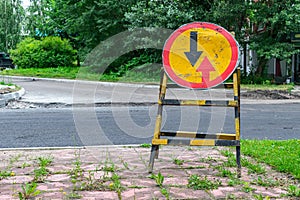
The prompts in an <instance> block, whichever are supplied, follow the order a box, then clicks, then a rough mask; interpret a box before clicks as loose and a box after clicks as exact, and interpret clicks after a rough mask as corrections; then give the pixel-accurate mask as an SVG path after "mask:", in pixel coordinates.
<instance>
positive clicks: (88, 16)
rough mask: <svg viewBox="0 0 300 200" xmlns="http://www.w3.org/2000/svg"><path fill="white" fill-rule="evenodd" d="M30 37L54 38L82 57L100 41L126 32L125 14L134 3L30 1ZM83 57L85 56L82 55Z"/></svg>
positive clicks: (114, 0) (90, 0) (77, 0)
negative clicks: (51, 36)
mask: <svg viewBox="0 0 300 200" xmlns="http://www.w3.org/2000/svg"><path fill="white" fill-rule="evenodd" d="M31 1H32V2H33V3H32V5H31V6H30V7H29V11H30V15H29V16H28V27H30V30H31V31H30V33H31V36H32V37H35V36H37V30H38V34H39V35H40V36H49V35H57V36H60V37H62V38H66V39H68V40H70V41H71V43H72V44H73V47H74V48H75V49H77V50H80V51H81V52H82V53H81V55H84V54H86V53H88V52H89V51H91V50H92V49H93V48H94V47H95V46H97V45H98V44H99V43H100V41H103V40H105V39H106V38H108V37H110V36H112V35H114V34H117V33H119V32H122V31H124V30H126V27H125V22H124V14H125V12H126V11H127V10H128V9H129V8H130V7H131V5H132V3H133V2H134V1H133V0H121V1H120V0H118V1H117V0H98V1H94V0H31ZM83 58H84V56H83Z"/></svg>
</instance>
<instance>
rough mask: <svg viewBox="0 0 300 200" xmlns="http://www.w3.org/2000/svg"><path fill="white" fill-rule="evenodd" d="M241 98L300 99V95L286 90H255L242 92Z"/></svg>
mask: <svg viewBox="0 0 300 200" xmlns="http://www.w3.org/2000/svg"><path fill="white" fill-rule="evenodd" d="M241 97H244V98H247V99H300V96H299V95H296V94H291V93H289V92H288V91H285V90H253V91H246V92H241Z"/></svg>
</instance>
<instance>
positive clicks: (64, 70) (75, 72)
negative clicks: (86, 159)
mask: <svg viewBox="0 0 300 200" xmlns="http://www.w3.org/2000/svg"><path fill="white" fill-rule="evenodd" d="M0 75H11V76H30V77H41V78H66V79H80V80H90V81H109V82H138V83H157V84H158V83H159V80H160V70H159V68H155V69H154V70H153V69H152V68H151V65H150V66H148V65H146V64H145V65H142V66H140V67H137V68H136V69H133V70H130V71H128V72H126V73H125V74H124V76H122V77H118V76H117V74H100V73H96V72H93V71H91V70H90V68H89V67H58V68H39V69H37V68H27V69H14V70H4V71H2V72H0ZM241 88H242V89H245V90H286V91H291V90H292V89H293V88H294V85H293V84H285V85H274V84H242V85H241Z"/></svg>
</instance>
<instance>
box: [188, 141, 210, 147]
mask: <svg viewBox="0 0 300 200" xmlns="http://www.w3.org/2000/svg"><path fill="white" fill-rule="evenodd" d="M190 145H191V146H215V140H191V142H190Z"/></svg>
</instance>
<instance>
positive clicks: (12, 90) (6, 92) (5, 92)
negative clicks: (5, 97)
mask: <svg viewBox="0 0 300 200" xmlns="http://www.w3.org/2000/svg"><path fill="white" fill-rule="evenodd" d="M15 91H16V89H13V88H1V89H0V94H8V93H10V92H15Z"/></svg>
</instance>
